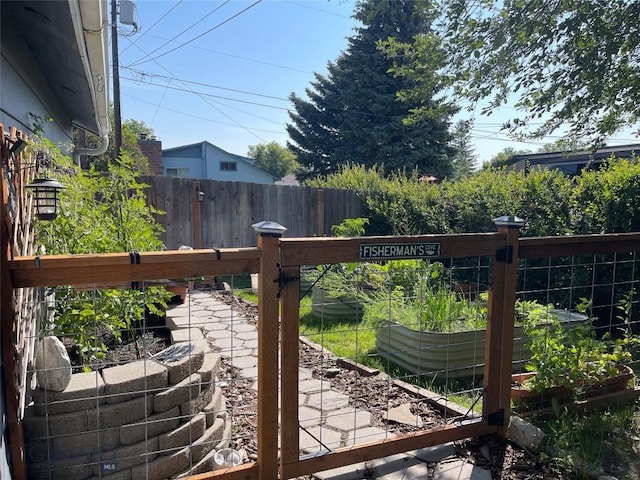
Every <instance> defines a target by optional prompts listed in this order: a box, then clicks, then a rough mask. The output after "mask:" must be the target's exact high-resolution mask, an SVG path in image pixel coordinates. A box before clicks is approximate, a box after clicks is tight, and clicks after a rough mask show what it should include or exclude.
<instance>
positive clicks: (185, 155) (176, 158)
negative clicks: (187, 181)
mask: <svg viewBox="0 0 640 480" xmlns="http://www.w3.org/2000/svg"><path fill="white" fill-rule="evenodd" d="M162 164H163V171H164V174H165V175H167V169H172V168H177V169H179V168H188V169H189V174H188V175H184V176H186V177H189V178H198V179H209V180H220V181H233V182H245V183H262V184H273V183H274V182H275V181H276V180H277V178H275V177H274V176H273V175H271V174H269V173H267V172H265V171H264V170H261V169H259V168H258V167H255V166H253V165H252V163H251V160H250V159H248V158H245V157H242V156H240V155H234V154H232V153H229V152H226V151H224V150H222V149H221V148H218V147H216V146H215V145H213V144H211V143H209V142H201V143H198V144H194V145H186V146H184V147H176V148H170V149H167V150H164V151H163V154H162ZM222 164H226V165H228V166H229V165H231V164H233V165H234V166H235V170H226V169H224V168H222V167H221V165H222Z"/></svg>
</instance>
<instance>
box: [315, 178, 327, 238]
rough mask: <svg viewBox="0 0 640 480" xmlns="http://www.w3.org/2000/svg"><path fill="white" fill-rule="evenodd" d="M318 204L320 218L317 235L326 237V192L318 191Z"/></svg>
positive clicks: (318, 217) (317, 220) (317, 224)
mask: <svg viewBox="0 0 640 480" xmlns="http://www.w3.org/2000/svg"><path fill="white" fill-rule="evenodd" d="M316 192H317V193H316V197H317V201H318V202H317V203H318V210H317V212H318V216H317V218H316V235H318V236H319V237H324V233H325V232H324V190H323V189H321V188H320V189H318V190H317V191H316Z"/></svg>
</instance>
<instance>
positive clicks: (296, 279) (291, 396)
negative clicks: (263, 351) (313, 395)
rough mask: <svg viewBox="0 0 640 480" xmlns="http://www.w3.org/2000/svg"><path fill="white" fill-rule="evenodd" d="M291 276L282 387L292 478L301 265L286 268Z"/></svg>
mask: <svg viewBox="0 0 640 480" xmlns="http://www.w3.org/2000/svg"><path fill="white" fill-rule="evenodd" d="M282 274H283V276H284V278H285V279H289V280H288V281H287V282H286V283H285V284H284V288H283V290H282V295H281V302H282V322H281V325H280V345H281V356H282V360H281V363H282V374H281V387H280V410H281V412H282V413H281V415H280V425H281V429H280V478H283V479H284V478H289V477H288V476H287V473H286V465H287V464H292V463H295V462H297V461H298V456H299V444H300V439H299V428H298V381H299V378H298V377H299V366H300V355H299V348H300V318H299V317H300V267H285V268H283V270H282Z"/></svg>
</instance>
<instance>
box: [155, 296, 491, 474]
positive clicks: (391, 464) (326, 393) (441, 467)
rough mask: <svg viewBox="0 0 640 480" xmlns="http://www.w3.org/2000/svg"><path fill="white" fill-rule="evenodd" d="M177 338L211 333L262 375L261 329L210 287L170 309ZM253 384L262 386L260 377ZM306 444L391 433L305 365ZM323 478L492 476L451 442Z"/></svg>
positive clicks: (317, 449)
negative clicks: (459, 454)
mask: <svg viewBox="0 0 640 480" xmlns="http://www.w3.org/2000/svg"><path fill="white" fill-rule="evenodd" d="M166 324H167V327H168V328H170V329H171V330H172V338H175V339H185V340H186V339H189V340H193V339H196V338H202V337H203V336H204V337H206V338H207V339H208V340H212V341H213V342H214V343H215V345H216V347H217V348H218V349H219V350H220V351H219V353H220V355H221V356H223V357H227V358H229V359H230V361H231V364H232V365H233V366H234V367H237V368H239V369H240V370H241V371H242V375H243V376H244V377H247V378H251V379H257V364H258V357H257V346H258V331H257V328H256V326H255V325H252V324H251V323H249V322H248V321H247V319H246V318H243V317H242V316H240V315H239V313H238V312H236V311H234V310H233V309H232V307H231V306H230V305H227V304H225V303H223V302H221V301H219V300H217V299H215V298H213V297H212V295H211V294H210V293H209V292H205V291H192V292H190V294H189V295H188V298H187V300H186V301H185V303H184V304H183V305H180V306H177V307H174V308H172V309H170V310H169V311H167V322H166ZM252 388H257V380H256V381H254V383H253V386H252ZM299 399H300V403H299V405H300V407H299V418H300V425H301V430H300V449H301V451H302V453H303V454H314V453H315V454H317V453H322V452H326V451H328V449H333V448H338V447H346V446H350V445H354V444H356V443H362V442H372V441H375V440H377V439H384V438H386V437H387V436H388V433H387V432H385V431H384V430H382V429H380V428H377V427H374V426H372V425H371V416H370V414H369V412H368V411H366V410H361V409H355V408H353V407H350V406H349V397H348V396H347V395H344V394H342V393H340V392H336V391H332V390H331V385H330V383H329V382H326V381H322V380H319V379H315V378H312V374H311V370H310V369H308V368H301V369H300V387H299ZM314 478H317V479H319V480H360V479H363V478H368V479H370V478H375V479H379V480H400V479H403V480H409V479H421V480H424V479H434V480H453V479H455V480H491V474H490V473H489V472H488V471H487V470H483V469H481V468H478V467H475V466H473V465H471V464H470V463H468V462H465V461H464V460H462V459H459V458H457V457H456V454H455V450H454V448H453V446H452V445H451V444H445V445H439V446H436V447H430V448H425V449H422V450H417V451H412V452H406V453H403V454H398V455H392V456H389V457H386V458H381V459H377V460H374V461H370V462H361V463H358V464H354V465H348V466H345V467H341V468H336V469H333V470H327V471H324V472H319V473H316V474H315V475H314Z"/></svg>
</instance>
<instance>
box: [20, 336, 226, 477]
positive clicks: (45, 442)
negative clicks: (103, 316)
mask: <svg viewBox="0 0 640 480" xmlns="http://www.w3.org/2000/svg"><path fill="white" fill-rule="evenodd" d="M154 358H156V359H157V360H149V359H147V360H138V361H135V362H132V363H128V364H125V365H118V366H114V367H110V368H105V369H104V370H102V371H101V372H91V373H77V374H74V375H72V379H71V383H70V384H69V386H68V387H67V388H66V389H65V390H64V391H63V392H52V391H47V390H42V389H37V390H36V391H35V392H34V394H33V400H34V401H33V403H32V404H31V405H30V406H29V408H28V409H27V412H26V416H25V421H24V432H25V444H26V452H27V461H28V472H29V478H30V479H33V480H40V479H47V480H49V479H50V480H58V479H59V480H68V479H74V480H84V479H93V478H103V479H111V480H130V479H131V480H133V479H138V478H146V479H148V480H155V479H158V480H159V479H166V478H169V477H171V478H180V477H183V476H184V477H186V476H188V475H191V474H196V473H202V472H206V471H210V470H214V469H215V464H214V462H213V455H214V453H215V451H216V450H218V449H220V448H224V447H226V446H227V443H228V441H229V438H230V437H231V423H230V418H228V417H227V413H226V406H225V400H224V397H223V395H222V391H221V389H220V387H219V386H218V385H217V384H216V380H217V374H218V370H219V365H220V356H219V354H217V353H215V352H211V351H209V348H208V346H207V345H206V343H204V342H194V343H181V344H175V345H173V346H171V347H169V348H168V349H166V350H165V351H164V352H161V353H160V354H158V355H156V356H155V357H154Z"/></svg>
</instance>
